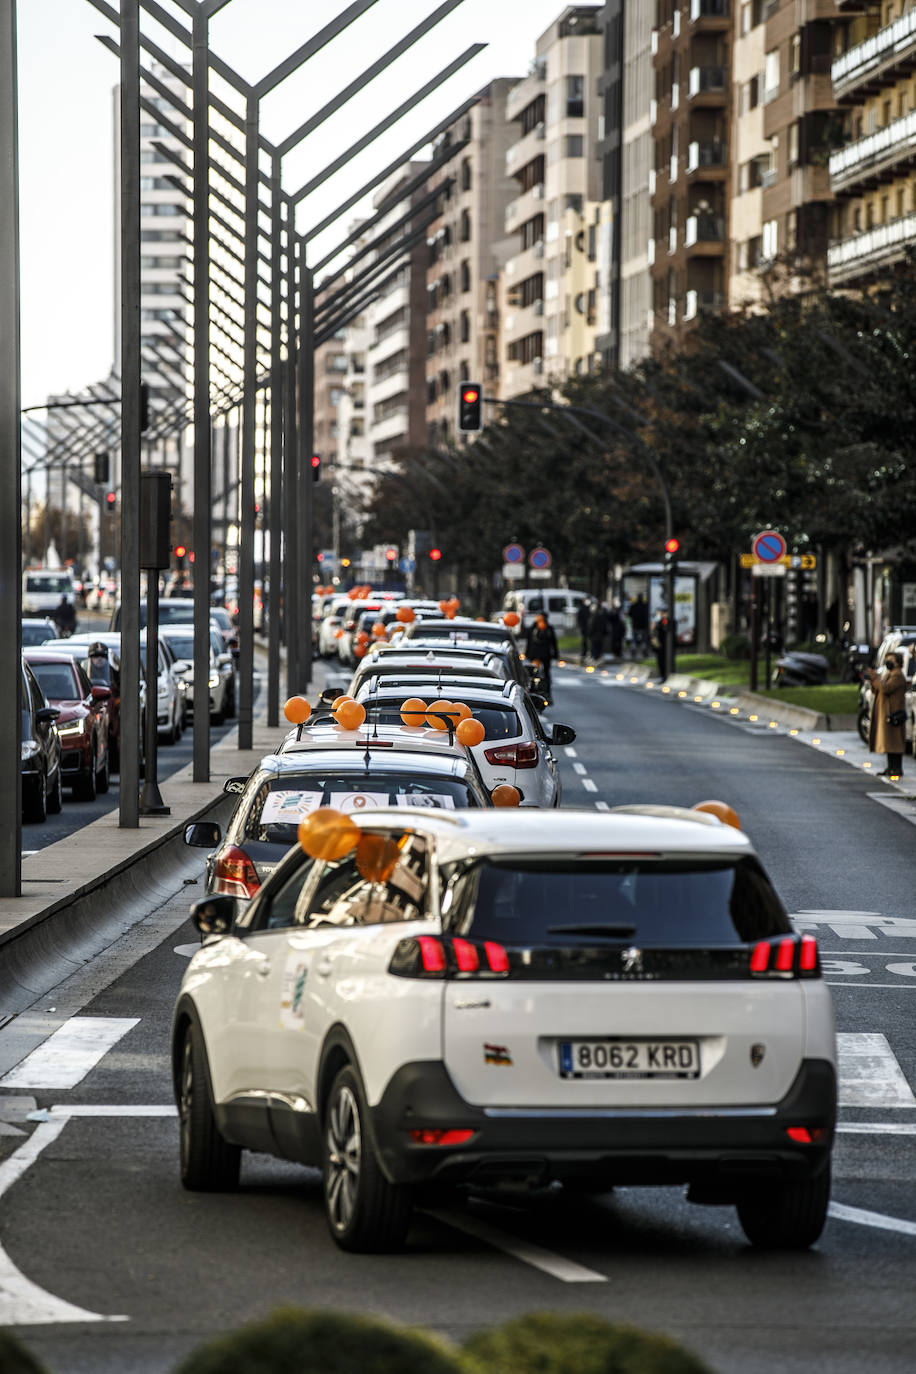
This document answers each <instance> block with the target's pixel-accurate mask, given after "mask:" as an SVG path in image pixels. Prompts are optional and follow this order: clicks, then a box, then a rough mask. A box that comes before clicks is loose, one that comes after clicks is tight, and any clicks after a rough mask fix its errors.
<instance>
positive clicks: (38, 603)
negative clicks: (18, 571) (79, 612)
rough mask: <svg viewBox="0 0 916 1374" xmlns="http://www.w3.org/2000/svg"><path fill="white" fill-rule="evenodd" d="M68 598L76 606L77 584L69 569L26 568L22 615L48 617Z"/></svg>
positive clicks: (23, 580) (23, 578) (23, 582)
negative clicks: (62, 598) (61, 600)
mask: <svg viewBox="0 0 916 1374" xmlns="http://www.w3.org/2000/svg"><path fill="white" fill-rule="evenodd" d="M62 596H66V597H67V599H68V600H69V602H70V605H71V606H73V607H75V606H76V582H75V581H74V578H73V573H72V571H71V570H70V569H69V568H26V570H25V572H24V573H23V574H22V614H23V615H48V614H49V613H50V612H51V611H55V610H57V607H58V606H59V605H60V599H61V597H62Z"/></svg>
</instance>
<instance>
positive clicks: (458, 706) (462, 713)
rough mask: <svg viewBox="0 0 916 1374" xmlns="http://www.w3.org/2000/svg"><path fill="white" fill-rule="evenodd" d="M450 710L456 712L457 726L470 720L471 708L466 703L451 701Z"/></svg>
mask: <svg viewBox="0 0 916 1374" xmlns="http://www.w3.org/2000/svg"><path fill="white" fill-rule="evenodd" d="M452 710H453V711H457V712H458V724H459V725H460V724H461V722H462V721H463V720H470V719H471V708H470V706H468V704H467V702H465V701H453V702H452Z"/></svg>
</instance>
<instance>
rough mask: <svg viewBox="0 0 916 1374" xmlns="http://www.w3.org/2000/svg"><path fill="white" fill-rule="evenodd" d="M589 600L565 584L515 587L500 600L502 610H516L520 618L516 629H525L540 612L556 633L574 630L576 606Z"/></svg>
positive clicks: (570, 632)
mask: <svg viewBox="0 0 916 1374" xmlns="http://www.w3.org/2000/svg"><path fill="white" fill-rule="evenodd" d="M588 599H589V597H588V593H587V592H574V591H571V590H570V589H569V588H568V587H519V588H516V589H513V590H512V591H509V592H506V595H505V598H504V599H503V610H504V611H517V612H518V614H519V615H520V616H521V618H522V623H521V626H520V630H521V631H522V632H524V631H526V630H527V629H528V627H529V626H530V625H531V622H532V621H533V620H534V617H535V616H536V615H538V614H539V613H540V612H541V611H546V613H547V618H548V620H549V621H550V623H551V625H552V626H553V628H554V630H555V631H556V633H557V635H574V634H577V633H578V630H579V623H578V621H577V620H576V615H577V613H578V610H579V607H580V606H581V605H582V602H583V601H587V600H588Z"/></svg>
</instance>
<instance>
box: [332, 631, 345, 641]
mask: <svg viewBox="0 0 916 1374" xmlns="http://www.w3.org/2000/svg"><path fill="white" fill-rule="evenodd" d="M334 638H335V639H343V630H335V631H334Z"/></svg>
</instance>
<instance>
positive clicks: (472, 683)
mask: <svg viewBox="0 0 916 1374" xmlns="http://www.w3.org/2000/svg"><path fill="white" fill-rule="evenodd" d="M425 685H426V686H427V687H429V688H432V689H434V690H436V691H438V686H437V685H436V682H435V680H434V679H432V678H430V679H429V680H428V683H427V684H425ZM448 687H449V689H450V694H454V693H455V689H456V688H457V690H458V693H459V694H460V695H464V694H466V695H467V696H474V697H482V698H483V699H484V700H485V701H487V702H493V703H494V704H496V703H497V702H499V701H508V700H509V699H510V698H511V697H514V696H515V695H516V694H523V688H522V684H521V683H520V682H516V681H515V679H514V678H506V679H505V681H504V680H503V679H502V678H476V679H475V678H472V679H470V680H466V679H461V678H458V679H455V680H452V679H451V678H450V679H449V682H448ZM418 688H424V682H423V680H422V679H421V681H420V682H416V681H415V680H413V679H412V680H411V682H410V684H409V685H408V684H405V683H401V684H398V683H397V682H390V681H389V680H388V678H384V677H383V678H375V679H373V686H372V688H367V691H366V695H365V697H364V698H362V700H361V704H362V705H363V706H366V705H368V704H369V703H370V702H372V701H384V700H386V699H387V698H394V697H402V696H403V695H404V693H405V692H409V693H410V694H411V695H412V696H415V695H416V693H417V690H418ZM359 690H360V692H362V690H363V688H362V687H360V689H359Z"/></svg>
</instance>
